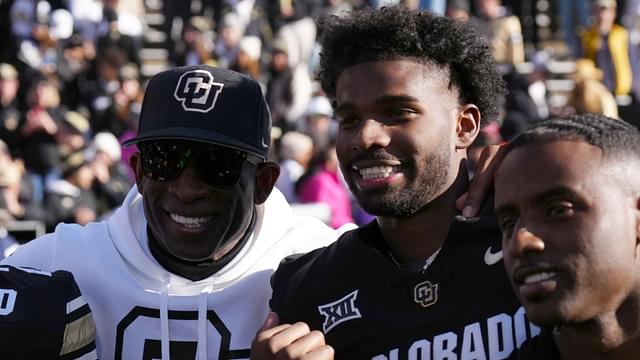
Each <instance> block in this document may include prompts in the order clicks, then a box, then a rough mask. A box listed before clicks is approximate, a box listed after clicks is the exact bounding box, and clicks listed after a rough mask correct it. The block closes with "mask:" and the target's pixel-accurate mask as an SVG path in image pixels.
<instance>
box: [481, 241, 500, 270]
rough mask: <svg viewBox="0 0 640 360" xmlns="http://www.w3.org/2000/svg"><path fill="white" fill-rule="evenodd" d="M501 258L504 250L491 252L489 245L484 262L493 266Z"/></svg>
mask: <svg viewBox="0 0 640 360" xmlns="http://www.w3.org/2000/svg"><path fill="white" fill-rule="evenodd" d="M500 260H502V250H500V251H498V252H495V253H494V252H491V246H489V247H488V248H487V251H486V252H485V253H484V263H485V264H487V265H489V266H491V265H495V264H497V263H498V262H499V261H500Z"/></svg>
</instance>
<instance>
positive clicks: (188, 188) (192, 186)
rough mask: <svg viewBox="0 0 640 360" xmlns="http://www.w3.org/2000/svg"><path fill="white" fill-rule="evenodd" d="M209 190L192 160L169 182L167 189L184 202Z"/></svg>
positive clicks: (197, 197) (201, 195)
mask: <svg viewBox="0 0 640 360" xmlns="http://www.w3.org/2000/svg"><path fill="white" fill-rule="evenodd" d="M209 190H210V189H209V185H208V184H207V183H206V182H204V180H202V178H201V177H200V176H199V175H198V173H197V172H196V169H195V168H194V162H193V160H192V161H190V163H189V165H188V166H187V167H186V168H185V169H184V170H183V171H182V174H180V176H178V178H177V179H175V180H173V181H172V182H171V183H170V184H169V191H170V192H172V193H173V194H175V196H176V197H178V199H180V201H182V202H185V203H188V202H191V201H194V200H197V199H200V198H203V197H206V196H207V194H208V193H209Z"/></svg>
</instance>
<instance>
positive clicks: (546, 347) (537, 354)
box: [509, 328, 562, 360]
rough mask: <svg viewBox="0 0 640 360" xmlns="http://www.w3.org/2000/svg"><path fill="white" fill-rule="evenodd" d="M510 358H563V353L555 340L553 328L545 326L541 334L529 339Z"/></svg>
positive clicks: (519, 359)
mask: <svg viewBox="0 0 640 360" xmlns="http://www.w3.org/2000/svg"><path fill="white" fill-rule="evenodd" d="M509 359H510V360H561V359H562V355H561V354H560V350H558V347H557V346H556V343H555V341H554V340H553V328H543V329H542V331H541V332H540V335H538V336H536V337H534V338H533V339H529V340H527V341H526V342H525V343H524V344H523V345H522V347H521V348H520V349H519V350H518V351H517V352H514V353H513V354H511V357H510V358H509Z"/></svg>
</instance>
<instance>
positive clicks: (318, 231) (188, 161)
mask: <svg viewBox="0 0 640 360" xmlns="http://www.w3.org/2000/svg"><path fill="white" fill-rule="evenodd" d="M270 129H271V118H270V115H269V110H268V108H267V105H266V103H265V100H264V98H263V96H262V93H261V91H260V86H259V85H258V83H257V82H256V81H254V80H252V79H250V78H249V77H246V76H244V75H241V74H238V73H235V72H232V71H229V70H223V69H218V68H212V67H208V66H191V67H180V68H175V69H172V70H168V71H165V72H162V73H159V74H157V75H155V76H154V77H153V78H152V79H151V80H150V82H149V85H148V87H147V91H146V95H145V99H144V102H143V105H142V112H141V117H140V126H139V131H138V136H137V137H136V138H134V139H132V140H130V141H129V142H128V144H129V145H130V144H135V145H136V146H137V147H138V149H139V152H137V153H135V154H134V155H133V157H132V159H131V166H132V167H133V169H134V170H135V173H136V186H135V187H134V188H133V189H132V190H131V191H130V193H129V194H128V196H127V198H126V199H125V200H124V203H123V204H122V206H121V207H120V208H118V209H117V210H116V211H115V213H114V214H113V215H112V216H111V217H110V218H109V219H108V220H106V221H103V222H99V223H91V224H89V225H87V226H85V227H79V226H77V225H60V226H58V227H57V228H56V231H55V232H54V233H53V234H49V235H46V236H45V237H44V238H42V239H37V240H35V241H32V242H30V243H29V244H27V245H25V246H23V247H22V248H20V249H19V250H18V251H17V252H16V253H15V254H14V255H12V256H11V257H10V258H8V259H6V260H5V262H7V263H9V264H17V265H30V266H34V267H39V268H45V269H65V270H70V271H71V272H73V273H74V275H75V277H76V279H77V281H78V284H79V287H80V289H81V290H82V292H83V294H84V296H85V298H86V299H87V301H88V303H89V305H90V306H91V308H92V310H93V316H94V319H95V322H96V328H97V338H98V343H97V348H98V355H99V357H100V358H103V359H109V358H111V359H170V358H171V359H176V358H185V359H187V358H188V359H218V358H219V359H243V358H248V357H249V347H250V342H251V339H252V338H253V336H254V335H255V333H256V331H257V330H258V328H259V326H260V323H261V322H262V320H263V319H264V318H265V316H266V314H267V310H268V301H267V300H268V298H269V296H270V287H269V277H270V275H271V274H272V272H273V269H274V268H275V267H276V266H277V265H278V263H279V262H280V260H281V259H282V258H283V257H285V256H287V255H289V254H292V253H298V252H306V251H309V250H310V249H312V248H316V247H318V246H321V245H325V244H327V243H328V242H329V241H331V240H333V239H335V238H336V236H337V234H336V232H334V231H333V230H331V229H329V228H328V227H327V226H326V225H324V224H323V223H321V222H320V221H319V220H315V219H311V218H302V217H295V216H293V215H292V214H291V209H290V207H289V206H288V204H287V203H286V201H285V200H284V197H283V196H282V194H280V193H279V192H278V191H277V190H276V191H273V192H272V189H273V186H274V183H275V181H276V178H277V176H278V173H279V168H278V166H277V165H276V164H275V163H273V162H270V161H267V159H266V158H267V153H268V149H269V144H270ZM140 194H142V195H140Z"/></svg>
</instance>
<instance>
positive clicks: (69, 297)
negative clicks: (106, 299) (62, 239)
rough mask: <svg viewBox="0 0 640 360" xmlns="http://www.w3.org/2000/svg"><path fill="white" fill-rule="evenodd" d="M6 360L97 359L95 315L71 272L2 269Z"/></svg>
mask: <svg viewBox="0 0 640 360" xmlns="http://www.w3.org/2000/svg"><path fill="white" fill-rule="evenodd" d="M0 358H1V359H16V360H17V359H20V360H22V359H83V360H84V359H96V358H97V355H96V345H95V326H94V324H93V320H92V318H91V310H90V309H89V306H88V305H87V303H86V302H85V301H84V299H83V298H82V296H81V294H80V290H79V289H78V286H77V285H76V283H75V281H74V279H73V275H71V273H70V272H67V271H56V272H53V273H48V272H44V271H39V270H33V269H29V268H16V267H13V266H7V265H2V266H0Z"/></svg>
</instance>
